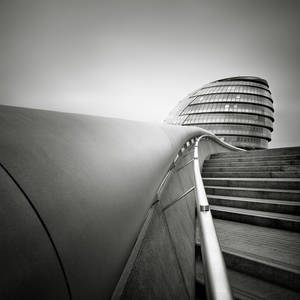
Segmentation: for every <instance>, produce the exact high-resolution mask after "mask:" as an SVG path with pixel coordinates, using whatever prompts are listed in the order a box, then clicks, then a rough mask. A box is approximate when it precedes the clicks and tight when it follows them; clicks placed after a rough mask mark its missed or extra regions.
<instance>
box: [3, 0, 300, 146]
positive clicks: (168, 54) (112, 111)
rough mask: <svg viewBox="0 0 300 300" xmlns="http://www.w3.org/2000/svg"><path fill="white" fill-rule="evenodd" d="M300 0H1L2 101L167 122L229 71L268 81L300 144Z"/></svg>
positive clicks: (286, 133)
mask: <svg viewBox="0 0 300 300" xmlns="http://www.w3.org/2000/svg"><path fill="white" fill-rule="evenodd" d="M299 29H300V1H298V0H295V1H291V0H286V1H277V0H269V1H267V0H259V1H258V0H252V1H248V0H219V1H214V0H207V1H201V0H185V1H183V0H179V1H177V0H119V1H114V0H108V1H100V0H93V1H91V0H81V1H78V0H74V1H72V0H48V1H45V0H36V1H33V0H26V1H22V0H20V1H15V0H8V1H6V0H0V37H1V40H0V41H1V48H0V49H1V50H0V103H1V104H9V105H17V106H24V107H34V108H42V109H50V110H58V111H67V112H77V113H85V114H95V115H103V116H111V117H120V118H126V119H135V120H142V121H153V122H161V121H162V120H163V119H164V118H165V117H166V115H167V114H168V112H169V111H170V110H171V109H172V108H173V107H174V106H175V105H176V103H177V102H178V101H179V100H181V99H182V98H183V97H184V96H186V95H187V94H188V93H190V92H191V91H192V90H194V89H196V88H200V87H201V86H202V85H203V84H206V83H208V82H210V81H214V80H217V79H220V78H223V77H230V76H238V75H250V76H251V75H252V76H260V77H263V78H265V79H267V80H268V82H269V84H270V89H271V92H272V94H273V100H274V107H275V124H274V132H273V134H272V138H273V141H272V142H271V144H270V147H282V146H295V145H300V100H299V95H300V80H299V79H300V70H299V66H300V63H299V53H300V41H299Z"/></svg>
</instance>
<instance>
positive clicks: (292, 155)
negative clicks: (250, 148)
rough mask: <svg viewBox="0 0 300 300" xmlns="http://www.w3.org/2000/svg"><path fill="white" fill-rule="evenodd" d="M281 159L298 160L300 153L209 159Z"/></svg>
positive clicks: (213, 158)
mask: <svg viewBox="0 0 300 300" xmlns="http://www.w3.org/2000/svg"><path fill="white" fill-rule="evenodd" d="M279 158H280V159H283V160H286V159H289V158H291V160H294V159H296V160H298V159H300V153H299V154H284V155H280V154H276V155H260V156H249V155H240V156H235V157H232V156H231V157H226V156H224V157H210V161H221V160H224V161H227V160H233V161H234V160H239V159H242V160H246V159H249V160H253V159H259V161H263V160H264V159H265V160H272V159H274V160H277V159H279Z"/></svg>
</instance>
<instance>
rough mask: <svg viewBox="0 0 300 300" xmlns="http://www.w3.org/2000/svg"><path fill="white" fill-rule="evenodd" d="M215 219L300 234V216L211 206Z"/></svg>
mask: <svg viewBox="0 0 300 300" xmlns="http://www.w3.org/2000/svg"><path fill="white" fill-rule="evenodd" d="M210 208H211V213H212V215H213V217H214V218H216V219H222V220H229V221H235V222H240V223H247V224H253V225H258V226H264V227H271V228H278V229H284V230H290V231H296V232H300V216H296V215H290V214H282V213H274V212H266V211H257V210H250V209H243V208H234V207H225V206H219V205H210Z"/></svg>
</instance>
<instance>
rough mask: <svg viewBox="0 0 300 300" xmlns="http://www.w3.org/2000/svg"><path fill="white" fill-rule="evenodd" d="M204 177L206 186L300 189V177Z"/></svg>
mask: <svg viewBox="0 0 300 300" xmlns="http://www.w3.org/2000/svg"><path fill="white" fill-rule="evenodd" d="M202 178H203V183H204V185H205V186H226V187H247V188H266V189H289V190H300V178H234V177H231V178H208V177H202Z"/></svg>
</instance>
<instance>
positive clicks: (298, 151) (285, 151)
mask: <svg viewBox="0 0 300 300" xmlns="http://www.w3.org/2000/svg"><path fill="white" fill-rule="evenodd" d="M291 154H295V155H300V147H291V148H277V149H267V150H257V151H255V150H254V151H234V152H227V153H218V154H213V155H212V156H211V157H212V158H221V157H222V158H223V157H224V158H225V157H246V156H247V157H251V156H268V155H270V156H272V155H291Z"/></svg>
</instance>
